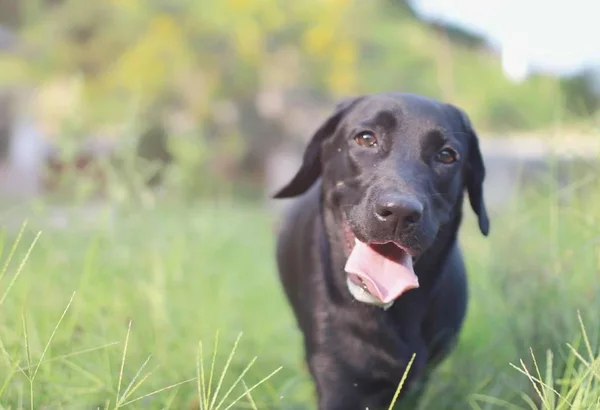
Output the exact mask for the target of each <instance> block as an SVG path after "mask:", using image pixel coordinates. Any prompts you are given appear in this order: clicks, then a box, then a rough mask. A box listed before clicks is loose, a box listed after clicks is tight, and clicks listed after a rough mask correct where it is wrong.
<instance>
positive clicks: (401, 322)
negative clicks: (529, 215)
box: [275, 93, 489, 410]
mask: <svg viewBox="0 0 600 410" xmlns="http://www.w3.org/2000/svg"><path fill="white" fill-rule="evenodd" d="M484 174H485V169H484V164H483V160H482V157H481V153H480V150H479V142H478V138H477V135H476V133H475V131H474V130H473V128H472V126H471V123H470V120H469V119H468V117H467V115H466V114H464V112H463V111H462V110H460V109H458V108H456V107H455V106H453V105H450V104H445V103H442V102H438V101H435V100H432V99H428V98H425V97H421V96H417V95H413V94H399V93H387V94H376V95H363V96H360V97H357V98H352V99H348V100H345V101H343V102H341V103H340V104H338V106H337V108H336V110H335V112H334V113H333V114H332V115H331V116H330V117H329V118H328V119H327V120H326V121H325V122H324V124H322V125H321V126H320V128H319V129H318V130H317V131H316V133H315V134H314V136H313V137H312V140H311V141H310V143H309V144H308V147H307V148H306V151H305V153H304V157H303V163H302V166H301V168H300V170H299V171H298V172H297V174H296V175H295V176H294V178H293V179H292V181H291V182H289V184H288V185H286V186H285V187H284V188H282V189H281V190H280V191H279V192H278V193H277V194H276V195H275V198H290V197H295V196H300V195H301V197H300V198H299V199H298V200H297V201H296V202H295V203H294V205H293V206H292V207H291V209H290V210H289V212H288V214H287V217H286V218H285V220H284V222H283V225H282V227H281V231H280V233H279V238H278V243H277V264H278V268H279V272H280V278H281V281H282V283H283V287H284V289H285V293H286V295H287V298H288V300H289V302H290V303H291V305H292V308H293V310H294V313H295V315H296V319H297V322H298V325H299V327H300V328H301V330H302V332H303V334H304V348H305V353H306V360H307V362H308V366H309V369H310V372H311V374H312V377H313V380H314V381H315V384H316V391H317V396H318V406H319V409H320V410H354V409H356V410H358V409H360V410H364V409H369V410H378V409H387V408H388V407H389V405H390V403H391V401H392V399H393V396H394V393H395V391H396V389H397V387H398V384H399V382H400V380H401V378H402V376H403V375H404V373H405V370H406V368H407V365H408V363H409V361H410V359H411V357H412V356H413V354H416V356H415V359H414V362H413V364H412V367H411V368H410V371H409V372H408V375H407V379H406V382H405V384H404V386H403V389H402V392H401V394H400V400H399V401H398V403H400V404H401V405H403V404H406V405H407V406H409V407H408V408H414V406H416V404H417V403H418V399H419V397H420V396H421V395H422V393H423V389H424V386H425V384H426V380H427V378H428V374H429V370H431V368H432V367H434V366H435V365H437V364H438V363H439V362H440V361H441V360H442V359H443V358H444V357H445V356H447V355H448V353H449V352H450V351H451V350H452V348H453V346H454V345H455V343H456V340H457V336H458V334H459V332H460V329H461V327H462V323H463V320H464V317H465V313H466V308H467V283H466V274H465V266H464V263H463V259H462V256H461V251H460V249H459V246H458V244H457V233H458V229H459V226H460V223H461V218H462V204H463V199H462V198H463V190H464V189H465V188H466V190H467V192H468V195H469V200H470V203H471V207H472V209H473V211H475V213H476V214H477V216H478V218H479V219H478V222H479V228H480V230H481V232H482V233H483V234H484V235H487V234H488V230H489V220H488V216H487V212H486V209H485V204H484V201H483V192H482V184H483V180H484Z"/></svg>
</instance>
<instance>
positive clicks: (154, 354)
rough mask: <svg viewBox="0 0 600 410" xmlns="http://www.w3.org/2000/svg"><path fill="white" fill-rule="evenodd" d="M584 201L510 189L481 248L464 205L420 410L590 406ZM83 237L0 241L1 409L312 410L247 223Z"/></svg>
mask: <svg viewBox="0 0 600 410" xmlns="http://www.w3.org/2000/svg"><path fill="white" fill-rule="evenodd" d="M585 190H587V191H589V192H590V194H582V193H581V192H582V191H583V190H582V189H579V190H578V191H577V192H576V194H575V195H573V196H571V197H570V199H569V201H568V202H567V203H562V202H561V201H560V198H562V196H563V194H564V193H561V192H557V191H555V190H553V189H551V187H539V188H537V189H536V190H530V191H527V192H525V191H524V192H523V194H522V195H520V197H519V198H518V199H517V200H516V201H515V202H514V203H513V204H512V205H511V206H510V207H509V209H508V210H506V211H505V212H502V214H500V215H492V217H493V219H492V231H491V236H490V237H488V238H484V237H483V236H481V235H480V234H479V232H478V231H477V230H476V225H475V223H474V218H473V216H472V215H471V214H470V210H469V209H468V208H465V210H466V211H467V217H466V221H465V226H464V230H463V232H462V236H461V242H462V244H463V250H464V254H465V257H466V260H467V264H468V268H469V275H470V292H471V299H470V306H469V314H468V318H467V322H466V324H465V327H464V332H463V333H462V335H461V339H460V343H459V345H458V347H457V349H456V351H455V352H454V353H453V354H452V356H451V357H450V358H449V359H448V360H447V361H446V362H444V364H443V365H442V366H441V367H440V369H439V370H438V371H437V373H436V375H435V377H434V379H433V380H432V383H431V386H430V388H429V389H428V392H427V395H426V397H425V399H424V401H423V403H422V408H424V409H457V410H458V409H461V410H462V409H468V408H472V409H496V408H507V409H532V408H533V409H535V408H543V409H548V410H554V409H568V408H573V409H589V408H598V407H597V406H598V403H599V401H598V400H599V399H600V387H599V386H600V384H599V382H600V358H599V357H598V350H597V347H598V331H597V330H598V329H599V327H598V325H599V324H600V315H599V314H598V312H599V311H600V309H599V302H598V301H599V300H600V298H599V296H600V274H599V273H600V272H599V271H600V257H599V255H600V208H598V206H597V205H593V204H594V203H596V204H598V203H599V202H598V201H599V200H600V186H599V185H593V183H588V185H586V188H585ZM42 214H43V211H42ZM11 215H12V214H6V216H4V217H3V218H2V219H0V223H3V221H6V222H9V218H10V217H11ZM13 218H14V217H13ZM10 222H13V225H14V220H11V221H10ZM95 222H96V223H95V224H74V225H72V226H70V228H69V229H68V230H64V229H53V228H51V227H49V226H47V225H45V224H43V223H42V222H41V220H40V219H38V218H32V219H31V220H30V222H29V223H28V224H27V225H26V227H25V228H24V229H23V230H22V234H18V232H17V231H16V230H13V229H7V230H6V231H5V234H4V235H3V236H2V238H1V239H0V254H1V258H0V269H1V270H0V272H1V273H0V275H1V278H0V298H1V299H0V342H1V344H0V408H2V409H21V408H23V409H31V408H38V409H92V408H101V409H105V408H106V409H116V408H131V409H136V408H145V409H147V408H152V409H160V408H171V409H193V408H195V409H198V408H202V409H211V410H216V409H220V410H224V409H227V408H230V409H243V408H248V409H252V408H258V409H290V410H291V409H313V408H314V404H313V403H314V401H313V390H312V385H311V381H310V379H309V377H308V375H307V373H306V370H305V365H304V362H303V354H302V351H301V344H300V334H299V332H298V330H297V329H296V326H295V322H294V320H293V317H292V315H291V311H290V309H289V307H288V305H287V303H286V301H285V299H284V296H283V293H282V291H281V288H280V286H279V283H278V281H277V274H276V270H275V265H274V257H273V251H274V223H273V221H272V220H271V219H270V218H269V216H268V215H266V214H265V212H264V211H263V210H262V209H260V208H258V207H254V206H252V205H246V206H243V207H241V206H234V205H230V204H226V203H225V204H224V203H220V204H218V206H217V205H210V204H204V205H197V206H195V207H184V206H182V205H178V206H175V205H166V204H165V205H159V206H157V207H155V208H151V209H139V210H132V209H122V210H119V211H118V212H117V213H116V215H114V216H113V217H112V218H106V219H102V218H101V217H99V218H97V220H96V221H95ZM242 227H243V229H241V228H242ZM40 231H41V233H40ZM578 314H580V315H581V322H580V319H579V316H578ZM582 324H583V325H585V329H587V333H585V337H582V336H583V335H584V332H583V331H582V330H583V329H582ZM549 351H551V353H549ZM399 382H400V380H399Z"/></svg>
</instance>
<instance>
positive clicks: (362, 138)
mask: <svg viewBox="0 0 600 410" xmlns="http://www.w3.org/2000/svg"><path fill="white" fill-rule="evenodd" d="M354 141H356V143H357V144H358V145H360V146H361V147H374V146H376V145H377V138H375V135H373V133H372V132H367V131H365V132H361V133H358V134H357V135H356V137H354Z"/></svg>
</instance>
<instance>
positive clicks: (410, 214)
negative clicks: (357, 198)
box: [375, 194, 423, 230]
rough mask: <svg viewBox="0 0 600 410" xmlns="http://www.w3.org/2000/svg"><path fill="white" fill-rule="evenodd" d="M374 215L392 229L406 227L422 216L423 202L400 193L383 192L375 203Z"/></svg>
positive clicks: (412, 224)
mask: <svg viewBox="0 0 600 410" xmlns="http://www.w3.org/2000/svg"><path fill="white" fill-rule="evenodd" d="M375 216H376V217H377V219H379V220H380V221H382V222H385V223H386V225H388V226H390V228H392V229H394V230H395V229H396V227H397V229H402V230H404V229H408V228H410V227H412V226H414V225H415V224H416V223H417V222H419V221H420V220H421V218H422V217H423V204H421V202H419V201H418V200H417V199H416V198H413V197H411V196H407V195H401V194H384V195H381V196H380V197H379V199H377V202H376V203H375Z"/></svg>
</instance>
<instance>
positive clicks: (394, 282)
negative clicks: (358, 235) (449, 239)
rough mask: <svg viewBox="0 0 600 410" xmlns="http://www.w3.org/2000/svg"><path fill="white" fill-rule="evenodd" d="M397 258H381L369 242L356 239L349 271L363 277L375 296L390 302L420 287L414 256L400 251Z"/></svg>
mask: <svg viewBox="0 0 600 410" xmlns="http://www.w3.org/2000/svg"><path fill="white" fill-rule="evenodd" d="M394 257H397V259H391V257H386V256H384V255H381V254H380V253H378V252H376V251H375V250H374V249H373V248H372V247H371V246H369V245H367V244H366V243H363V242H360V241H359V240H355V245H354V248H353V249H352V252H351V253H350V256H349V257H348V261H347V262H346V267H345V270H346V272H347V273H349V274H354V275H356V276H358V277H360V279H362V281H363V282H364V283H365V285H367V287H368V288H369V292H370V293H371V294H372V295H373V296H375V297H376V298H378V299H379V300H381V302H383V303H389V302H391V301H393V300H396V299H397V298H398V297H399V296H400V295H402V294H403V293H404V292H406V291H407V290H409V289H414V288H418V287H419V280H418V278H417V275H415V271H414V269H413V263H412V257H411V256H410V255H409V254H408V253H406V252H404V251H402V250H400V249H398V255H394Z"/></svg>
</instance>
